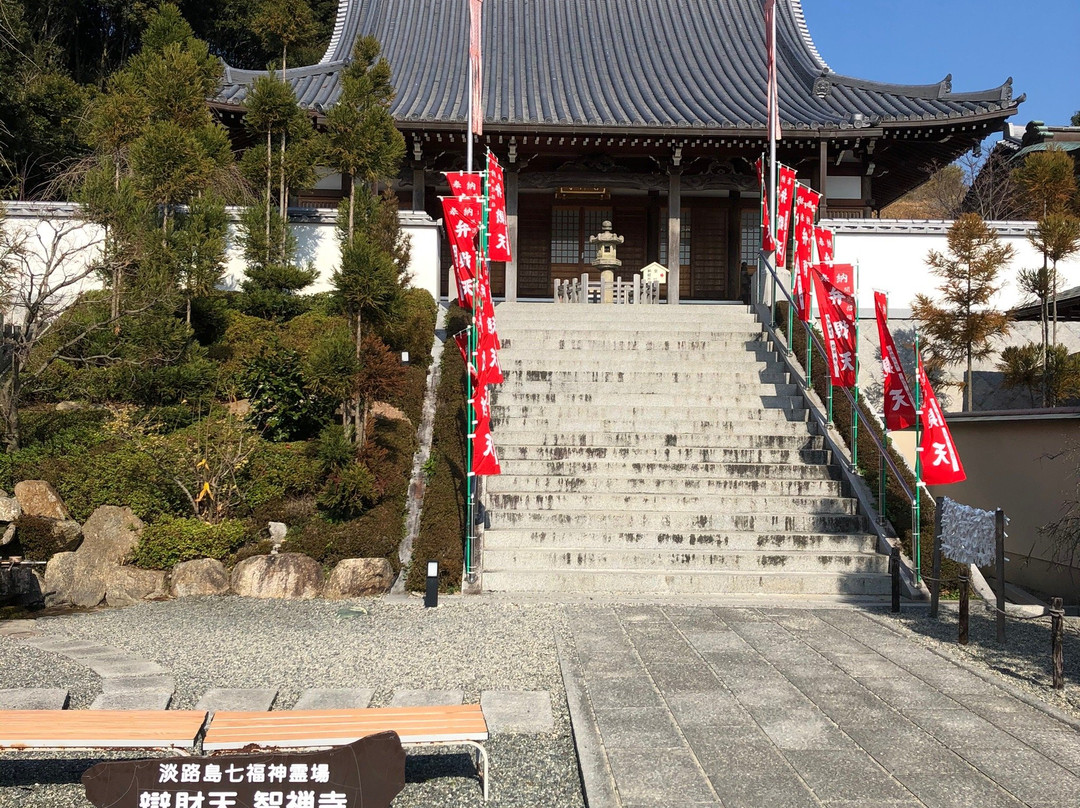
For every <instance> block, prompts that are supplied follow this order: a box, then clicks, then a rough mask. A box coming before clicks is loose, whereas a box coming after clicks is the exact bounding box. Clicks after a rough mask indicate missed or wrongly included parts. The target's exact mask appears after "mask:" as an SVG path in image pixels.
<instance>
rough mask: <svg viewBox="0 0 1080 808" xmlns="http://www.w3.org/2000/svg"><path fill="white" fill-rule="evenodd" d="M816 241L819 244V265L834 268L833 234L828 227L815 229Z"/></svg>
mask: <svg viewBox="0 0 1080 808" xmlns="http://www.w3.org/2000/svg"><path fill="white" fill-rule="evenodd" d="M814 241H816V242H817V255H818V263H819V264H827V265H829V266H832V262H833V232H832V230H830V229H829V228H827V227H815V228H814Z"/></svg>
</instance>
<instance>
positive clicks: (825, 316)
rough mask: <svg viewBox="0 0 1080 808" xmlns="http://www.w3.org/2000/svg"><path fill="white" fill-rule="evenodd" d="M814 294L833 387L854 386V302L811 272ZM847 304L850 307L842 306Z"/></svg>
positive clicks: (817, 274)
mask: <svg viewBox="0 0 1080 808" xmlns="http://www.w3.org/2000/svg"><path fill="white" fill-rule="evenodd" d="M811 275H813V278H814V291H815V293H816V294H817V300H818V316H819V317H820V318H821V333H822V334H823V335H824V336H825V348H826V353H827V355H828V358H829V376H830V377H831V379H832V384H833V386H834V387H854V386H855V318H854V315H853V314H852V315H848V314H847V311H848V310H850V311H852V312H854V301H852V299H851V297H850V296H849V295H847V294H845V293H844V292H843V291H841V290H840V289H838V288H837V287H835V286H833V284H832V282H831V281H830V280H829V279H828V278H826V277H824V276H823V275H822V273H821V272H817V271H815V272H812V273H811ZM848 303H850V304H851V305H845V304H848Z"/></svg>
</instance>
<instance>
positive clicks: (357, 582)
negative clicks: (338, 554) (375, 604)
mask: <svg viewBox="0 0 1080 808" xmlns="http://www.w3.org/2000/svg"><path fill="white" fill-rule="evenodd" d="M393 583H394V568H393V567H392V566H390V562H389V561H387V560H386V559H385V558H345V559H342V560H341V561H339V562H338V565H337V566H336V567H334V570H333V572H331V573H330V578H329V579H328V580H327V582H326V589H325V591H324V592H323V596H324V597H327V598H331V599H333V600H339V599H341V598H358V597H362V596H364V595H382V594H385V593H386V592H389V591H390V587H391V586H392V585H393Z"/></svg>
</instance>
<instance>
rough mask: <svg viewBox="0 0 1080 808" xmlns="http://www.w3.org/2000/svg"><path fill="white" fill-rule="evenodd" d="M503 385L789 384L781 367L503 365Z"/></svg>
mask: <svg viewBox="0 0 1080 808" xmlns="http://www.w3.org/2000/svg"><path fill="white" fill-rule="evenodd" d="M503 375H504V376H505V377H506V382H505V383H504V384H506V386H509V385H510V384H511V383H513V382H519V381H521V382H548V383H550V384H552V385H553V386H555V385H559V384H560V383H562V384H565V383H568V382H569V383H570V384H573V385H575V386H577V387H578V388H579V389H580V388H582V387H587V386H589V385H594V384H618V385H627V386H631V385H637V387H638V390H635V391H634V392H644V391H648V390H657V389H665V388H667V389H670V390H671V392H672V393H673V394H674V392H675V387H674V385H676V384H677V385H679V388H678V389H680V390H681V389H683V386H684V385H686V387H687V388H688V389H691V390H692V389H694V388H695V386H697V387H700V386H702V385H705V386H707V387H710V388H712V389H713V390H715V389H717V388H724V387H734V386H739V385H743V386H745V387H747V388H757V386H758V385H761V384H791V381H790V379H789V378H788V374H787V373H786V372H784V371H782V370H753V371H723V370H716V371H711V370H700V369H699V370H690V371H685V370H674V369H667V370H542V369H540V368H536V369H531V370H525V369H520V368H519V369H514V368H509V369H506V368H504V369H503Z"/></svg>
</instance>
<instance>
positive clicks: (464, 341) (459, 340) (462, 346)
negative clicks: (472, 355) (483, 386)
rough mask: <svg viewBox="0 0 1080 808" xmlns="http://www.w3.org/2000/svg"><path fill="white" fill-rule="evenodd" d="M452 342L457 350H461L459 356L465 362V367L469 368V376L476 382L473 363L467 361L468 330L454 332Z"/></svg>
mask: <svg viewBox="0 0 1080 808" xmlns="http://www.w3.org/2000/svg"><path fill="white" fill-rule="evenodd" d="M454 342H455V343H456V344H457V347H458V350H459V351H461V358H462V360H464V362H465V367H467V368H468V369H469V376H471V377H472V379H473V383H474V384H475V383H476V368H475V367H474V366H473V363H472V362H470V361H469V330H468V329H465V330H464V331H459V332H458V333H456V334H454Z"/></svg>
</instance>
